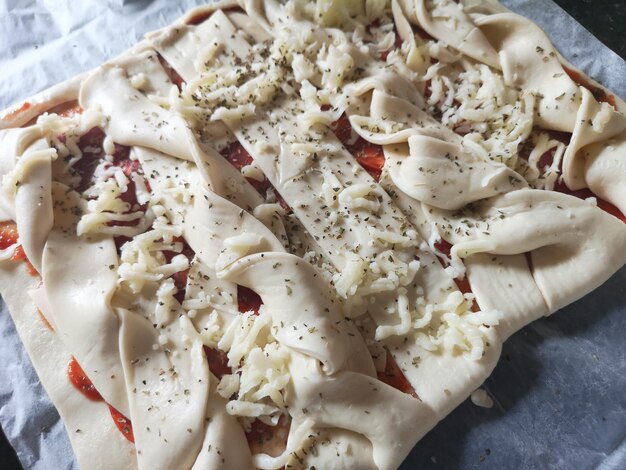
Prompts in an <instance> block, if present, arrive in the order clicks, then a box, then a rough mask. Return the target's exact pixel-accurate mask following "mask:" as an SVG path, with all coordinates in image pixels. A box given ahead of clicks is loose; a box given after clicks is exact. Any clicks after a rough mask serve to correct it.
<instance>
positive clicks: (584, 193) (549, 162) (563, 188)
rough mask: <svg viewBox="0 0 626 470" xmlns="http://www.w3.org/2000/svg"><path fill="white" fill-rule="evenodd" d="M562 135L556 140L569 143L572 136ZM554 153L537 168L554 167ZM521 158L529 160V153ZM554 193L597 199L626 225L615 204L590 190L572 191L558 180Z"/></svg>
mask: <svg viewBox="0 0 626 470" xmlns="http://www.w3.org/2000/svg"><path fill="white" fill-rule="evenodd" d="M550 134H551V135H552V134H553V133H552V132H550ZM558 134H560V135H556V136H555V138H560V139H567V142H564V140H560V141H561V142H564V143H566V144H567V143H569V138H568V137H567V136H570V137H571V134H566V133H563V132H561V133H558ZM554 153H555V149H551V150H548V151H547V152H545V153H544V154H543V155H542V156H541V158H539V162H538V163H537V167H538V168H545V167H546V166H550V165H552V162H553V160H554ZM520 156H521V157H522V158H525V159H528V151H527V150H526V151H521V152H520ZM562 164H563V162H561V167H560V168H559V172H562V166H563V165H562ZM554 191H557V192H559V193H563V194H569V195H570V196H574V197H577V198H579V199H587V198H589V197H595V198H596V199H597V200H598V207H599V208H600V209H602V210H603V211H605V212H608V213H609V214H611V215H612V216H614V217H617V218H618V219H620V220H621V221H622V222H624V223H626V216H624V214H622V213H621V211H620V210H619V209H618V208H617V207H615V206H614V205H613V204H611V203H610V202H608V201H605V200H604V199H602V198H599V197H598V196H596V195H595V194H593V193H592V192H591V190H590V189H589V188H585V189H580V190H577V191H572V190H571V189H569V188H568V187H567V185H566V184H565V183H563V182H561V181H560V180H557V181H556V183H555V184H554Z"/></svg>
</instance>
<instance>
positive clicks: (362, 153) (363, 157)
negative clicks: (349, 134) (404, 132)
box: [350, 138, 385, 181]
mask: <svg viewBox="0 0 626 470" xmlns="http://www.w3.org/2000/svg"><path fill="white" fill-rule="evenodd" d="M350 150H351V152H352V155H354V157H355V158H356V160H357V161H358V162H359V163H360V164H361V166H362V167H363V168H365V170H366V171H367V172H368V173H369V174H370V175H372V177H373V178H374V179H375V180H376V181H379V180H380V175H381V173H382V170H383V166H385V154H384V152H383V147H382V146H381V145H376V144H372V143H371V142H368V141H366V140H365V139H362V138H359V139H358V140H357V142H356V143H355V144H354V145H353V146H351V149H350Z"/></svg>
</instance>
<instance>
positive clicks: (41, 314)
mask: <svg viewBox="0 0 626 470" xmlns="http://www.w3.org/2000/svg"><path fill="white" fill-rule="evenodd" d="M37 313H39V318H41V321H42V322H43V324H44V325H46V328H48V329H49V330H50V331H54V328H52V325H51V324H50V322H49V321H48V319H47V318H46V316H45V315H44V314H43V312H42V311H41V310H39V309H37Z"/></svg>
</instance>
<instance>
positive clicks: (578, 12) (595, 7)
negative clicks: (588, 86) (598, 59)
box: [554, 0, 626, 78]
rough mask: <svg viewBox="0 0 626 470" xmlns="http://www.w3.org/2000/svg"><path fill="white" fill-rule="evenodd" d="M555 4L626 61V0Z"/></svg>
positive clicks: (573, 0)
mask: <svg viewBox="0 0 626 470" xmlns="http://www.w3.org/2000/svg"><path fill="white" fill-rule="evenodd" d="M554 2H555V3H557V4H558V5H560V6H561V8H563V9H564V10H566V11H567V12H568V13H569V14H570V15H571V16H573V17H574V18H575V19H576V21H578V22H579V23H580V24H582V25H583V26H584V27H585V28H587V29H588V30H589V31H591V33H592V34H593V35H594V36H596V37H597V38H598V39H599V40H600V41H602V42H603V43H604V44H606V45H607V46H608V47H609V48H610V49H612V50H613V51H615V52H616V53H617V54H618V55H620V56H621V57H622V58H623V59H625V60H626V1H625V0H554ZM625 78H626V77H625Z"/></svg>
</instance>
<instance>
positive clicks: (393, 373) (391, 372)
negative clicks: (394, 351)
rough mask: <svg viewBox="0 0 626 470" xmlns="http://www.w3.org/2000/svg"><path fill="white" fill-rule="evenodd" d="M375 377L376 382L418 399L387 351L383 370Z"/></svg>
mask: <svg viewBox="0 0 626 470" xmlns="http://www.w3.org/2000/svg"><path fill="white" fill-rule="evenodd" d="M377 375H378V380H380V381H381V382H385V383H386V384H387V385H390V386H391V387H393V388H395V389H396V390H400V391H401V392H403V393H406V394H409V395H411V396H412V397H415V398H419V397H418V396H417V393H415V389H414V388H413V386H412V385H411V384H410V383H409V381H408V380H407V379H406V377H405V376H404V373H403V372H402V369H400V367H399V366H398V363H397V362H396V360H395V359H394V358H393V356H392V355H391V353H390V352H389V351H387V363H386V364H385V370H384V371H382V372H378V374H377Z"/></svg>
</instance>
